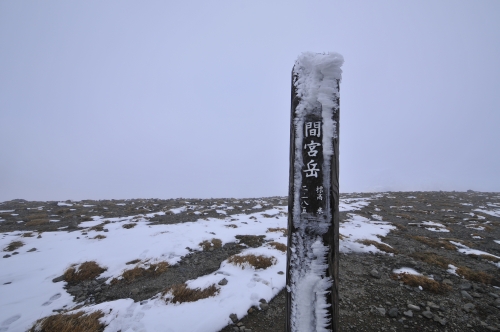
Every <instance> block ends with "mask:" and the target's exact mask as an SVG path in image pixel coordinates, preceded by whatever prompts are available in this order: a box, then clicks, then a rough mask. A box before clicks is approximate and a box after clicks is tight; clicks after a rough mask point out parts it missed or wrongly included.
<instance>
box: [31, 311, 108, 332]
mask: <svg viewBox="0 0 500 332" xmlns="http://www.w3.org/2000/svg"><path fill="white" fill-rule="evenodd" d="M103 316H104V313H103V312H102V311H100V310H98V311H94V312H92V313H90V314H86V313H85V312H83V311H78V312H76V313H74V314H56V315H52V316H49V317H45V318H42V319H39V320H37V321H36V322H35V324H34V325H33V326H32V327H31V328H30V329H29V330H28V332H101V331H104V328H105V327H106V326H105V325H104V324H102V323H100V322H99V319H100V318H101V317H103Z"/></svg>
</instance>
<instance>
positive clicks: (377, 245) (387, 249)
mask: <svg viewBox="0 0 500 332" xmlns="http://www.w3.org/2000/svg"><path fill="white" fill-rule="evenodd" d="M357 242H359V243H362V244H364V245H365V246H369V245H373V246H375V248H377V249H378V250H381V251H385V252H388V253H392V254H395V253H397V251H396V249H394V248H392V247H390V246H388V245H387V244H384V243H380V242H377V241H373V240H359V241H357Z"/></svg>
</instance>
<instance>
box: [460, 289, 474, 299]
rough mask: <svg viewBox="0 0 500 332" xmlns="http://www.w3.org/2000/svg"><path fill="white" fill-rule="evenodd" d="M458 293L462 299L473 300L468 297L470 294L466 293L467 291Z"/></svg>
mask: <svg viewBox="0 0 500 332" xmlns="http://www.w3.org/2000/svg"><path fill="white" fill-rule="evenodd" d="M460 293H461V294H462V297H464V298H466V299H467V300H472V299H473V298H472V296H470V294H469V293H467V291H464V290H463V291H461V292H460Z"/></svg>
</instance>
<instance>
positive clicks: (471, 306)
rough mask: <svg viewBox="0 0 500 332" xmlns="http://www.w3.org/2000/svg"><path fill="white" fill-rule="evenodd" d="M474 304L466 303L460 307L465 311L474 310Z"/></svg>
mask: <svg viewBox="0 0 500 332" xmlns="http://www.w3.org/2000/svg"><path fill="white" fill-rule="evenodd" d="M475 307H476V306H475V305H474V304H472V303H467V304H464V306H463V307H462V308H463V309H464V310H465V311H466V312H471V311H472V310H474V308H475Z"/></svg>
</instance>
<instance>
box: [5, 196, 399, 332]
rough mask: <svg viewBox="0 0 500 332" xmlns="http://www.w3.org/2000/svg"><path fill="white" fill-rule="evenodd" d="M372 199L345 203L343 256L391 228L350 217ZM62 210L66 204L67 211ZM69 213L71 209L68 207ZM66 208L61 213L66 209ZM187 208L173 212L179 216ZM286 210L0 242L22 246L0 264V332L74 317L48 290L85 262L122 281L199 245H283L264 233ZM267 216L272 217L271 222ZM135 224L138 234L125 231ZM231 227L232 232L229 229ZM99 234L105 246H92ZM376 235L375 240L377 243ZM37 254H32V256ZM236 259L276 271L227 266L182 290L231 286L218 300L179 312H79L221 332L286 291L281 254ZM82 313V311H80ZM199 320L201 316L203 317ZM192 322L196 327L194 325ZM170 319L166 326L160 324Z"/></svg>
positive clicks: (60, 292) (159, 307)
mask: <svg viewBox="0 0 500 332" xmlns="http://www.w3.org/2000/svg"><path fill="white" fill-rule="evenodd" d="M369 200H370V198H355V199H345V200H341V202H340V210H341V211H349V212H350V213H349V218H348V220H347V222H343V223H342V224H341V225H340V234H341V235H342V236H341V238H342V239H341V240H340V248H341V251H342V252H345V253H349V252H368V251H371V252H379V250H378V249H377V248H375V247H374V246H373V245H363V244H362V243H360V241H361V240H372V241H376V242H380V238H379V236H385V235H386V234H387V233H388V232H389V231H390V230H391V229H393V227H394V226H392V225H390V224H389V223H387V222H384V221H383V220H381V219H382V218H381V217H380V216H377V215H373V216H372V218H371V219H367V218H365V217H362V216H359V215H356V214H355V213H354V211H356V210H358V209H360V208H362V207H363V206H366V205H368V204H369ZM64 204H66V203H64ZM67 205H70V204H67ZM64 206H66V205H64ZM184 210H185V207H179V208H178V209H175V210H171V212H172V213H180V212H182V211H184ZM286 211H287V207H285V206H277V207H274V208H271V209H269V210H266V211H262V212H255V213H253V214H248V215H247V214H236V215H228V216H227V217H226V218H225V219H215V218H209V219H200V220H198V221H197V222H187V223H179V224H171V225H150V223H149V221H148V220H147V217H151V216H153V214H151V216H150V215H139V216H128V217H120V218H106V220H109V221H110V223H108V224H106V228H107V229H108V232H106V233H102V232H100V233H97V232H96V231H93V230H90V229H88V230H87V235H85V236H83V235H82V232H67V231H65V230H61V231H58V232H45V233H43V234H42V237H41V238H37V237H36V236H35V237H23V236H22V232H19V231H16V232H9V233H3V234H1V235H0V248H4V247H6V246H7V245H8V244H9V243H11V242H12V241H22V242H23V243H24V246H23V247H22V248H21V249H19V250H18V251H19V254H18V255H15V256H12V257H10V258H8V259H1V260H0V332H6V331H8V332H11V331H26V330H27V329H28V328H29V327H31V326H32V324H33V323H34V322H35V321H36V320H37V319H39V318H42V317H46V316H49V315H51V314H53V313H54V312H53V310H55V309H61V308H65V309H71V308H73V307H75V306H76V305H77V303H75V302H73V297H72V296H70V294H68V293H67V292H66V290H65V289H64V288H63V286H64V284H65V283H64V282H57V283H54V282H52V279H54V278H56V277H59V276H60V275H61V274H62V273H63V272H64V271H65V270H66V269H67V268H68V267H70V266H71V265H73V264H80V263H83V262H85V261H96V262H97V263H98V264H99V265H101V266H104V267H106V268H107V270H106V271H105V272H104V273H102V275H101V276H100V277H110V278H109V279H108V281H107V282H110V281H111V280H112V279H113V278H119V277H120V275H121V274H122V273H123V271H125V270H126V269H128V268H130V266H129V265H126V262H129V261H131V260H135V259H141V260H142V261H144V260H149V262H150V263H154V262H162V261H163V262H167V263H168V264H170V265H173V264H176V263H177V262H179V261H180V260H181V259H182V257H183V256H185V255H187V254H188V253H189V250H188V249H187V247H189V248H191V249H193V250H202V248H201V246H200V243H201V242H203V241H205V240H208V241H210V240H211V239H212V238H218V239H220V240H221V241H222V244H224V243H228V242H237V241H238V240H237V239H236V238H235V236H236V235H237V234H248V235H264V236H265V237H266V240H272V241H275V242H280V243H283V244H286V242H287V238H286V237H284V236H283V233H282V232H269V231H268V229H269V228H286V227H287V215H286ZM269 216H272V217H271V218H269ZM132 220H134V221H136V222H135V224H136V226H135V227H133V228H130V229H126V228H123V227H122V226H123V225H124V224H127V223H130V222H131V221H132ZM103 221H104V218H102V217H93V220H92V221H87V222H83V223H80V224H79V226H80V227H85V228H90V227H92V226H95V225H98V224H100V223H102V222H103ZM229 224H233V225H235V226H236V227H227V225H229ZM98 234H101V235H102V234H105V236H106V238H103V239H93V238H94V237H95V236H96V235H98ZM377 235H378V236H377ZM32 248H36V249H35V250H34V251H31V252H29V250H30V249H32ZM241 254H258V255H264V256H268V257H271V256H272V257H274V262H275V264H274V265H272V266H271V267H269V268H267V269H263V270H255V269H254V268H252V267H250V266H246V267H245V268H243V269H242V268H241V267H239V266H235V265H233V264H231V263H228V261H224V262H223V263H222V264H221V266H220V268H219V270H218V271H216V272H214V273H212V274H209V275H204V276H201V277H199V278H197V279H195V280H190V281H188V282H187V284H188V287H190V288H202V289H203V288H205V287H207V286H209V285H212V284H216V285H217V284H218V282H219V281H221V280H222V279H223V278H225V279H226V280H227V281H228V283H227V285H224V286H217V287H218V288H219V293H218V294H217V295H216V296H213V297H209V298H206V299H202V300H198V301H196V302H187V303H181V304H173V303H168V304H167V303H166V302H165V301H164V297H162V296H160V294H158V295H157V296H154V297H152V298H150V299H148V300H146V301H142V302H141V303H137V302H134V301H133V300H132V299H120V300H115V301H109V302H103V303H100V304H97V305H91V306H84V307H83V308H82V309H83V310H86V311H88V312H92V311H96V310H101V311H102V312H104V313H105V316H104V317H103V318H102V321H103V322H105V323H106V324H107V327H106V330H105V331H122V332H125V331H204V332H207V331H214V332H215V331H218V330H220V329H221V328H223V327H224V326H226V325H227V324H228V323H230V319H229V315H230V314H232V313H235V314H236V315H237V316H238V317H239V318H241V317H242V316H244V315H246V312H247V310H248V309H249V308H250V307H251V306H253V305H258V304H259V300H260V299H266V300H267V301H269V300H271V298H273V297H274V296H275V295H276V294H277V293H278V292H279V291H280V290H281V289H283V287H284V286H285V278H286V276H285V273H281V272H285V271H286V253H284V252H282V251H279V250H277V249H275V248H274V247H272V246H268V245H264V246H262V247H259V248H248V249H246V250H244V252H242V253H241ZM82 309H79V310H82ZM200 313H203V314H200ZM193 317H196V319H193ZM166 319H168V324H166V323H165V321H166Z"/></svg>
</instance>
